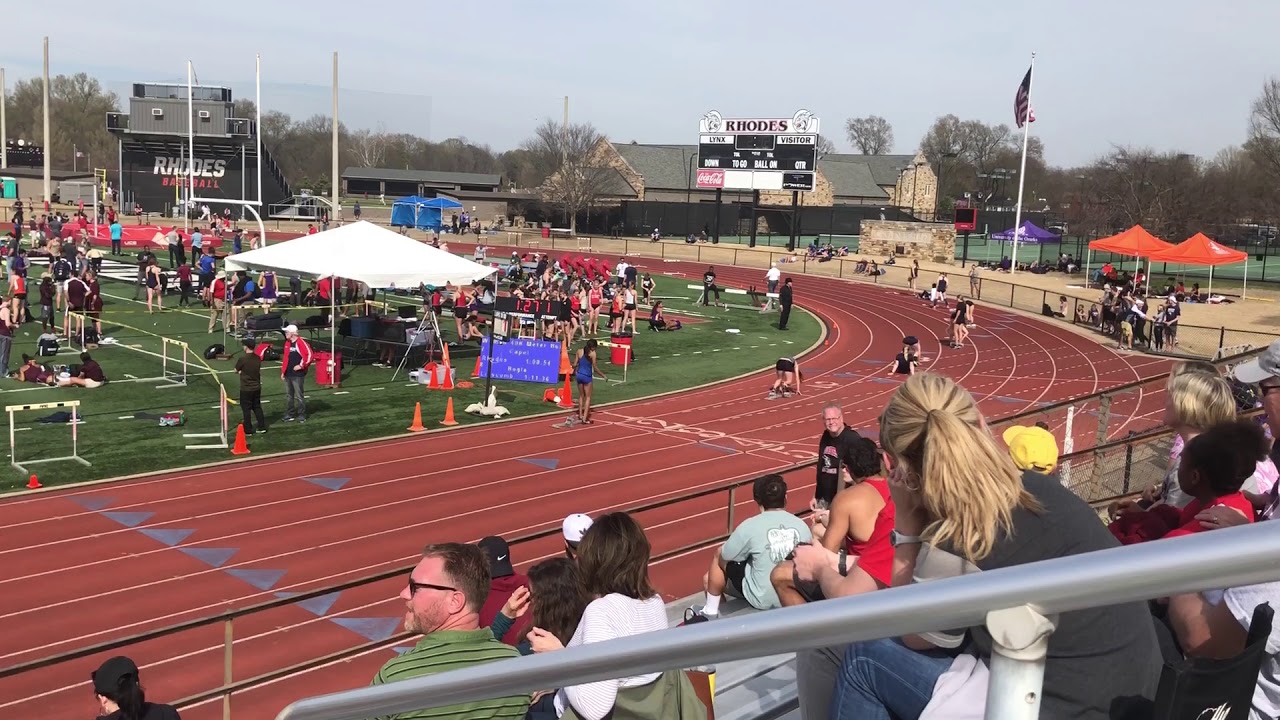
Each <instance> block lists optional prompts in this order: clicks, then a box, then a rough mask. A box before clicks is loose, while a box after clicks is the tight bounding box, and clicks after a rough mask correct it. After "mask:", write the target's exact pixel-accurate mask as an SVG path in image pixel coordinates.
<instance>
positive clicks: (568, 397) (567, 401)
mask: <svg viewBox="0 0 1280 720" xmlns="http://www.w3.org/2000/svg"><path fill="white" fill-rule="evenodd" d="M556 405H557V407H562V408H564V409H566V410H568V409H570V408H573V407H575V406H574V404H573V375H565V376H564V389H563V390H561V391H560V402H559V403H557V404H556Z"/></svg>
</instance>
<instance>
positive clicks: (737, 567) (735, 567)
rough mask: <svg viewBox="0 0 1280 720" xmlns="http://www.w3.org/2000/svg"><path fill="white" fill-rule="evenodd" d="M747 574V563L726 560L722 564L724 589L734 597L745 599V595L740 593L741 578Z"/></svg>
mask: <svg viewBox="0 0 1280 720" xmlns="http://www.w3.org/2000/svg"><path fill="white" fill-rule="evenodd" d="M746 576H747V564H746V563H744V562H727V563H725V564H724V579H725V586H724V589H725V591H726V592H727V593H728V594H730V595H732V596H734V597H736V598H742V599H743V600H745V599H746V598H747V596H746V595H743V594H742V580H743V578H745V577H746Z"/></svg>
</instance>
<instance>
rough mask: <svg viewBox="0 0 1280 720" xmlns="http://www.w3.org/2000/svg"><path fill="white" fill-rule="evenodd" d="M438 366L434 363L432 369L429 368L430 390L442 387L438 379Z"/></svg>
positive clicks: (428, 380) (428, 383)
mask: <svg viewBox="0 0 1280 720" xmlns="http://www.w3.org/2000/svg"><path fill="white" fill-rule="evenodd" d="M438 367H440V366H439V365H432V366H431V369H429V370H427V389H428V390H439V389H440V381H439V380H437V379H436V368H438Z"/></svg>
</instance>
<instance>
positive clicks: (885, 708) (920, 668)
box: [830, 639, 952, 720]
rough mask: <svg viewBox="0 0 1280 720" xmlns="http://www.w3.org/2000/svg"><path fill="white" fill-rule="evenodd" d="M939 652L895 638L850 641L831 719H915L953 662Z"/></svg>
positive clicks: (842, 664)
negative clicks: (919, 647)
mask: <svg viewBox="0 0 1280 720" xmlns="http://www.w3.org/2000/svg"><path fill="white" fill-rule="evenodd" d="M951 660H952V658H951V656H950V655H948V654H946V653H943V652H941V651H928V652H917V651H915V650H912V649H911V648H909V647H907V646H906V645H903V644H902V643H901V641H899V640H897V639H886V640H872V641H870V642H859V643H853V644H851V645H850V646H849V649H848V650H847V651H845V655H844V662H843V663H841V665H840V673H839V674H838V675H837V676H836V686H835V690H834V692H833V693H832V695H831V712H830V717H831V720H855V719H856V720H915V719H916V718H918V717H920V713H922V712H924V708H925V706H926V705H928V704H929V699H930V698H931V697H933V686H934V685H935V684H936V683H937V682H938V678H939V677H940V676H941V675H942V673H944V672H946V671H947V669H948V668H950V667H951Z"/></svg>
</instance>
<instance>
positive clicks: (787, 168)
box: [697, 110, 818, 191]
mask: <svg viewBox="0 0 1280 720" xmlns="http://www.w3.org/2000/svg"><path fill="white" fill-rule="evenodd" d="M699 130H700V135H699V138H698V175H697V185H698V187H700V188H723V189H726V190H801V191H811V190H813V187H814V177H815V173H816V171H817V159H818V119H817V118H815V117H813V115H812V114H811V113H809V112H808V111H807V110H801V111H799V112H797V113H796V114H795V116H793V117H791V118H782V119H725V118H722V117H720V114H719V113H718V112H715V111H712V112H710V113H707V114H706V115H704V116H703V118H702V122H701V123H700V125H699Z"/></svg>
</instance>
